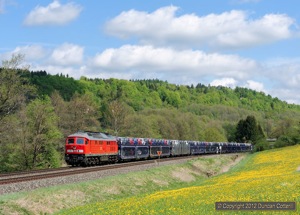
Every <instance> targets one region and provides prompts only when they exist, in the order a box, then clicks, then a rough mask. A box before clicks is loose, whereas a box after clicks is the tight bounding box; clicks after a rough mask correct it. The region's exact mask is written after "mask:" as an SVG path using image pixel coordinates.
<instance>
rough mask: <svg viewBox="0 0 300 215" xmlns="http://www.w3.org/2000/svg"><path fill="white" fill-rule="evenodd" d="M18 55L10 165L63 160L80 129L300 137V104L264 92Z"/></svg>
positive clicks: (8, 92) (11, 71) (5, 139)
mask: <svg viewBox="0 0 300 215" xmlns="http://www.w3.org/2000/svg"><path fill="white" fill-rule="evenodd" d="M14 60H15V61H8V62H6V63H7V64H3V65H7V66H4V67H3V68H1V70H0V84H1V85H0V86H1V87H0V92H1V95H0V135H1V139H0V144H1V147H2V150H1V151H0V156H1V158H0V171H2V172H3V171H13V170H20V169H32V168H44V167H55V166H60V165H61V163H62V162H63V147H64V139H65V138H66V136H68V135H69V134H71V133H74V132H76V131H77V130H94V131H105V132H109V133H111V134H113V135H118V136H137V137H151V138H168V139H187V140H203V141H226V142H227V141H246V142H253V143H254V144H256V145H257V149H259V150H263V149H267V148H269V143H267V142H266V139H267V138H275V139H277V141H276V142H275V145H274V146H275V147H279V146H284V145H293V144H297V143H299V142H300V137H299V133H300V123H299V122H300V106H299V105H294V104H288V103H286V102H284V101H280V100H279V99H278V98H272V97H271V96H270V95H265V94H264V93H262V92H256V91H253V90H250V89H246V88H240V87H237V88H235V89H231V88H227V87H222V86H219V87H213V86H205V85H203V84H201V83H199V84H197V85H196V86H193V85H191V86H183V85H175V84H171V83H167V82H166V81H161V80H157V79H155V80H131V81H128V80H118V79H88V78H85V77H82V78H80V80H75V79H73V78H71V77H68V76H64V75H50V74H47V72H46V71H35V72H34V71H33V72H29V71H27V70H20V69H16V67H14V66H12V64H13V63H17V61H18V59H14ZM4 63H5V62H4ZM13 65H14V64H13ZM249 125H251V126H252V127H251V126H250V127H249ZM239 129H242V130H239ZM251 129H253V130H251ZM244 131H245V133H244ZM240 134H243V135H242V136H241V135H240ZM249 134H255V135H256V136H255V137H254V136H251V135H250V136H249ZM258 137H259V138H258Z"/></svg>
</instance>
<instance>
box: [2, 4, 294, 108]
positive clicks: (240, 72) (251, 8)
mask: <svg viewBox="0 0 300 215" xmlns="http://www.w3.org/2000/svg"><path fill="white" fill-rule="evenodd" d="M299 8H300V1H298V0H285V1H283V0H185V1H184V0H160V1H150V0H144V1H141V0H126V1H124V0H111V1H93V0H60V1H59V0H43V1H38V0H26V1H24V0H22V1H21V0H0V27H1V28H0V29H1V33H0V34H1V37H0V61H1V62H2V61H4V60H9V59H11V57H12V56H13V55H16V54H22V55H24V60H23V64H26V65H28V66H30V70H31V71H40V70H43V71H44V70H45V71H46V72H47V73H49V74H61V73H62V74H65V75H67V74H68V75H69V76H70V77H73V78H75V79H79V78H80V77H82V76H85V77H88V78H103V79H108V78H117V79H126V80H130V79H160V80H163V81H168V82H169V83H173V84H180V85H181V84H182V85H191V84H194V85H197V84H198V83H201V84H205V85H211V86H219V85H222V86H227V87H231V88H233V89H234V88H235V87H237V86H238V87H246V88H250V89H253V90H256V91H259V92H264V93H265V94H266V95H271V96H272V97H277V98H279V99H280V100H284V101H286V102H288V103H294V104H300V28H299V24H300V13H299Z"/></svg>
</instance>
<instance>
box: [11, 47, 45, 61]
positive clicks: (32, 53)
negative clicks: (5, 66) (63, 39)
mask: <svg viewBox="0 0 300 215" xmlns="http://www.w3.org/2000/svg"><path fill="white" fill-rule="evenodd" d="M12 53H20V54H23V55H24V57H25V60H39V59H41V58H44V57H45V56H46V54H47V50H46V49H45V48H43V47H42V46H40V45H27V46H18V47H16V48H15V49H14V50H13V51H12Z"/></svg>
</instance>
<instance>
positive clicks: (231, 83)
mask: <svg viewBox="0 0 300 215" xmlns="http://www.w3.org/2000/svg"><path fill="white" fill-rule="evenodd" d="M210 85H211V86H224V87H230V88H235V87H236V86H237V81H236V80H235V79H234V78H221V79H216V80H213V81H212V82H211V83H210Z"/></svg>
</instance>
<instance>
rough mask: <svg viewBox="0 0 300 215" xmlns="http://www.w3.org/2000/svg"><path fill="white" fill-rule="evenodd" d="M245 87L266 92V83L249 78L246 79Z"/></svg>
mask: <svg viewBox="0 0 300 215" xmlns="http://www.w3.org/2000/svg"><path fill="white" fill-rule="evenodd" d="M244 87H245V88H249V89H252V90H255V91H258V92H266V90H265V89H264V84H263V83H261V82H257V81H253V80H248V81H246V84H245V86H244Z"/></svg>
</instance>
